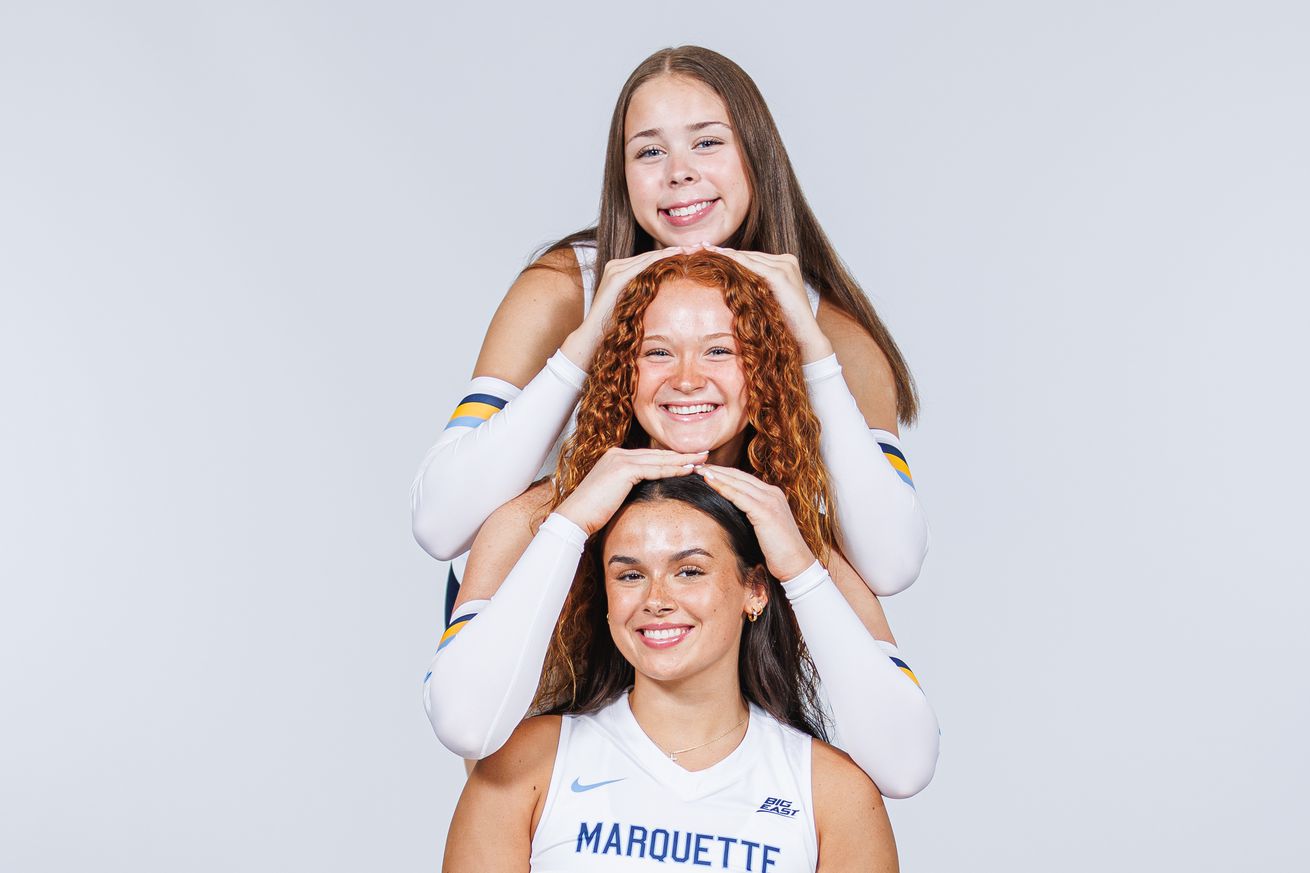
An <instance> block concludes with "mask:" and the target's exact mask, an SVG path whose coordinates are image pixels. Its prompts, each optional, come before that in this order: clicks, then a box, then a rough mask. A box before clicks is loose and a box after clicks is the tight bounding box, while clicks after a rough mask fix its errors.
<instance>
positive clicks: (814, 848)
mask: <svg viewBox="0 0 1310 873" xmlns="http://www.w3.org/2000/svg"><path fill="white" fill-rule="evenodd" d="M804 736H805V738H806V739H808V740H809V741H810V742H809V745H807V746H806V747H805V751H806V754H805V758H804V768H805V773H804V776H803V783H804V791H805V793H806V797H805V804H806V806H805V808H806V809H808V810H809V811H810V832H809V834H808V835H807V836H808V837H809V847H810V861H811V864H810V867H811V868H812V869H817V867H818V865H819V813H818V810H816V809H815V808H814V744H815V743H817V742H819V740H816V739H815V738H814V737H811V736H810V735H809V734H805V735H804Z"/></svg>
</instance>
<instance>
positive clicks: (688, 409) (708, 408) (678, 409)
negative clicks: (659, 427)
mask: <svg viewBox="0 0 1310 873" xmlns="http://www.w3.org/2000/svg"><path fill="white" fill-rule="evenodd" d="M665 408H666V409H668V410H669V412H672V413H673V414H674V415H695V414H696V413H698V412H713V411H714V410H715V409H716V408H717V407H716V406H715V404H713V403H697V404H696V405H695V406H667V407H665Z"/></svg>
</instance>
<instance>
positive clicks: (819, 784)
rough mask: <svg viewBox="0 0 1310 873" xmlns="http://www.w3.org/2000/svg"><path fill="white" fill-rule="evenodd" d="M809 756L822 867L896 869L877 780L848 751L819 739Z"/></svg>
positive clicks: (894, 854)
mask: <svg viewBox="0 0 1310 873" xmlns="http://www.w3.org/2000/svg"><path fill="white" fill-rule="evenodd" d="M811 760H812V765H811V776H810V778H811V781H812V785H813V797H814V829H815V831H816V832H817V834H818V837H819V870H822V871H828V870H862V871H887V873H890V871H895V870H897V869H898V866H897V859H896V838H895V837H894V836H893V835H892V828H891V822H890V821H889V820H888V818H887V806H886V803H885V802H884V801H883V798H882V794H881V793H879V791H878V786H876V785H874V784H873V781H872V780H871V779H870V778H869V777H868V776H867V775H865V773H864V771H863V770H861V769H860V768H859V767H858V766H856V764H855V762H854V761H852V760H851V758H850V756H849V755H847V754H846V753H845V752H843V751H841V750H840V749H837V748H834V747H833V746H830V745H828V744H827V743H825V742H822V741H820V740H814V745H813V751H812V758H811Z"/></svg>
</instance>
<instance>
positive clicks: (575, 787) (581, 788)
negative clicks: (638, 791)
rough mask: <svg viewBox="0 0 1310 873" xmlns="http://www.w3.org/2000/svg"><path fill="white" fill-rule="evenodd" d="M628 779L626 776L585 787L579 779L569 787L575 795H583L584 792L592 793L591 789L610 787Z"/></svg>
mask: <svg viewBox="0 0 1310 873" xmlns="http://www.w3.org/2000/svg"><path fill="white" fill-rule="evenodd" d="M626 778H627V777H626V776H621V777H619V778H618V779H606V780H605V781H604V782H593V783H591V784H590V785H583V784H582V783H581V782H579V781H578V780H577V779H574V780H573V784H572V785H571V786H569V787H570V788H572V789H573V791H574V792H575V793H578V794H581V793H582V792H584V791H590V790H591V789H593V788H599V787H601V786H602V785H609V784H611V783H614V782H622V781H623V780H624V779H626Z"/></svg>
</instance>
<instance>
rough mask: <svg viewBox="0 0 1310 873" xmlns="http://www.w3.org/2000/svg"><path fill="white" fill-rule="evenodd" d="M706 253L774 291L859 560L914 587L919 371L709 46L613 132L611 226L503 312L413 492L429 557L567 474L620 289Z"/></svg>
mask: <svg viewBox="0 0 1310 873" xmlns="http://www.w3.org/2000/svg"><path fill="white" fill-rule="evenodd" d="M703 246H712V247H715V250H716V251H720V252H722V253H724V254H725V255H727V256H728V257H730V258H732V259H734V260H735V261H737V262H738V263H739V264H741V265H743V266H745V267H747V268H749V269H750V270H752V271H754V272H756V273H757V274H759V275H760V276H762V277H764V279H765V280H766V281H767V282H768V284H769V287H770V289H771V291H772V293H773V295H774V296H775V297H776V299H777V301H778V303H779V304H780V305H781V307H782V311H783V314H784V316H785V321H786V324H787V326H788V328H789V330H790V331H791V333H792V334H793V337H794V338H795V339H796V341H797V342H798V343H799V345H800V349H801V355H802V359H801V363H803V364H805V365H806V370H805V376H806V380H807V383H808V390H809V393H810V396H811V400H812V402H813V404H814V408H815V411H816V412H817V413H818V416H819V418H820V420H821V421H822V423H823V439H822V451H823V457H824V460H825V462H826V463H827V465H828V468H829V469H830V470H831V472H832V475H833V490H834V494H835V497H836V502H837V504H838V505H839V506H840V508H839V510H838V512H839V514H840V520H841V525H840V527H841V530H842V531H843V532H844V533H843V536H842V539H841V548H842V552H843V554H844V555H845V556H846V557H847V558H848V559H849V560H850V562H851V563H852V565H854V567H855V569H856V570H857V571H858V572H859V574H860V576H861V578H862V579H863V580H864V582H865V583H866V584H867V585H868V586H869V588H870V589H871V590H872V591H873V592H874V593H875V594H878V595H888V594H894V593H896V592H898V591H900V590H902V589H904V588H905V587H907V586H908V585H910V584H911V583H912V582H913V581H914V579H915V578H916V577H917V576H918V573H919V569H920V567H921V565H922V562H923V558H924V555H925V554H926V551H927V547H928V527H927V523H926V520H925V518H924V515H923V512H922V510H921V508H920V506H919V502H918V499H917V496H916V493H915V490H914V485H913V481H912V479H911V476H910V471H909V467H908V466H907V465H906V462H905V458H904V455H903V454H902V453H901V450H900V447H899V438H898V436H897V434H896V431H897V422H898V420H899V421H902V422H907V423H908V422H912V421H913V420H914V417H915V415H916V412H917V408H918V406H917V398H916V395H915V389H914V383H913V381H912V379H911V376H910V372H909V368H908V367H907V365H906V363H905V361H904V358H903V357H902V355H901V353H900V351H899V349H898V348H897V346H896V343H895V342H894V341H893V340H892V337H891V334H890V333H889V332H888V331H887V329H886V327H885V326H884V325H883V324H882V322H881V321H880V320H879V318H878V316H877V314H876V313H875V312H874V310H873V307H872V306H871V305H870V304H869V301H868V299H867V298H866V297H865V296H864V294H863V292H862V291H861V290H860V287H859V285H858V284H857V283H856V282H855V280H854V279H853V278H852V276H851V274H850V273H849V271H848V270H847V269H846V268H845V266H843V264H842V263H841V261H840V259H839V258H838V257H837V255H836V253H835V251H834V250H833V248H832V246H831V244H830V243H829V242H828V240H827V237H826V236H825V235H824V233H823V230H822V228H821V227H820V226H819V223H818V221H817V220H816V219H815V217H814V215H813V213H812V212H811V210H810V208H809V206H808V204H807V203H806V201H805V197H804V195H803V194H802V193H801V189H800V185H799V184H798V182H797V179H796V175H795V173H794V171H793V170H792V167H791V163H790V161H789V159H788V157H787V152H786V149H785V148H784V147H783V144H782V139H781V137H780V136H779V134H778V130H777V126H776V124H775V123H774V121H773V118H772V116H771V114H770V113H769V109H768V106H767V105H766V104H765V102H764V99H763V97H762V96H761V95H760V93H759V90H758V89H757V88H756V86H755V84H754V82H753V81H751V79H750V77H749V76H747V75H746V73H745V72H744V71H743V70H742V69H741V68H740V67H738V66H737V65H736V64H735V63H733V62H732V61H731V60H729V59H728V58H725V57H723V56H722V55H719V54H717V53H715V52H712V51H710V50H708V49H704V48H699V47H695V46H684V47H681V48H674V49H665V50H663V51H659V52H656V53H655V54H654V55H652V56H651V57H649V58H647V59H646V60H645V61H644V62H643V63H642V64H641V65H640V66H639V67H638V68H637V69H636V70H634V71H633V73H632V75H631V76H630V77H629V78H628V81H627V82H626V83H625V84H624V86H623V89H622V91H621V92H620V94H619V98H618V101H617V103H616V105H615V109H614V114H613V118H612V121H611V125H610V132H609V140H608V145H607V148H606V157H605V169H604V177H603V183H602V192H601V203H600V216H599V220H598V222H597V224H596V226H595V227H592V228H588V229H586V230H584V231H581V232H579V233H576V234H573V235H572V236H569V237H566V238H565V239H563V240H561V241H560V242H558V243H556V244H555V245H553V246H551V247H550V248H549V249H548V250H547V251H546V252H545V254H543V255H542V256H541V257H540V258H539V259H538V260H537V261H536V262H535V263H533V264H532V265H531V266H530V267H528V268H527V269H526V270H524V271H523V273H522V274H521V275H520V277H519V279H518V281H517V282H515V283H514V286H513V287H512V288H511V289H510V291H509V293H508V294H507V295H506V297H505V299H504V301H503V302H502V303H501V305H500V308H499V310H498V311H497V313H496V315H495V318H494V319H493V320H492V323H491V326H490V328H489V329H488V332H487V336H486V339H485V340H484V342H483V346H482V351H481V354H480V355H479V357H478V362H477V365H476V366H475V367H474V378H473V381H472V383H470V385H469V387H468V390H467V391H466V396H465V398H464V400H463V402H461V403H460V404H459V405H458V406H457V408H456V410H455V413H454V415H453V416H452V417H451V420H450V423H449V424H448V425H447V429H446V431H445V432H444V433H443V435H442V437H441V438H440V439H439V440H438V441H437V443H436V444H435V445H434V446H433V448H432V449H431V451H429V453H428V455H427V456H426V457H425V459H424V461H423V464H422V466H421V468H420V471H419V474H418V476H417V478H416V479H415V482H414V486H413V490H412V501H413V523H414V534H415V536H416V538H417V539H418V541H419V543H420V544H421V545H422V546H423V548H424V549H426V550H427V551H428V552H430V553H431V554H432V555H434V556H435V557H438V558H441V559H451V558H455V557H456V556H457V555H459V554H460V553H461V552H463V551H464V550H466V549H468V548H469V546H470V545H471V543H472V541H473V538H474V536H475V535H476V533H477V531H478V529H479V527H480V526H481V525H482V523H483V522H484V521H485V520H486V519H487V517H488V516H489V515H490V514H491V513H492V512H493V511H494V510H495V509H496V508H497V507H499V506H500V505H502V504H503V503H505V502H506V501H508V500H510V499H512V498H514V497H516V496H518V495H519V494H521V493H522V492H523V491H524V490H525V489H526V488H527V486H528V485H529V483H531V482H532V481H533V479H534V478H536V477H537V476H538V475H539V473H540V472H541V471H548V470H549V469H550V467H551V465H552V464H551V454H552V449H553V448H557V447H558V439H559V436H560V434H561V432H562V431H563V430H564V429H565V427H566V425H567V423H568V421H569V416H570V413H571V412H572V411H573V409H574V405H575V404H576V402H577V399H578V396H579V393H580V391H581V389H582V383H583V380H584V379H585V377H586V374H587V372H588V371H590V370H591V369H592V368H593V366H594V364H593V358H594V357H595V355H596V351H597V347H598V344H599V341H600V337H601V334H602V332H603V329H604V326H605V323H606V319H607V317H608V316H609V314H610V311H611V309H612V307H613V305H614V301H615V299H616V298H617V296H618V294H619V291H620V290H621V289H622V288H623V287H625V286H626V285H627V283H628V282H629V281H630V280H631V279H632V278H633V277H634V276H636V275H637V274H638V273H640V272H641V271H642V270H644V269H645V268H646V267H648V266H650V265H651V264H652V263H654V262H656V261H658V260H660V259H661V258H664V257H668V256H669V255H672V254H680V253H686V252H688V251H691V250H692V249H694V248H698V247H703ZM597 276H599V282H597ZM557 349H558V351H556V350H557ZM552 353H553V354H552ZM839 362H840V363H839ZM543 363H544V364H545V367H544V368H543ZM843 373H844V374H845V375H843ZM453 594H454V588H453V587H452V592H451V596H452V597H453ZM451 602H453V601H448V606H449V604H450V603H451ZM449 619H450V616H449V615H448V616H447V620H449Z"/></svg>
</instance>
